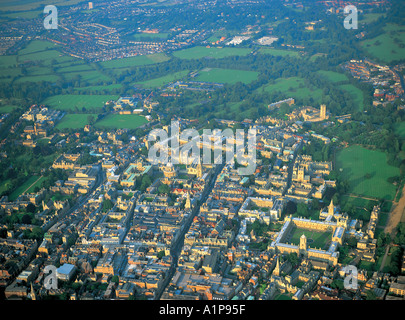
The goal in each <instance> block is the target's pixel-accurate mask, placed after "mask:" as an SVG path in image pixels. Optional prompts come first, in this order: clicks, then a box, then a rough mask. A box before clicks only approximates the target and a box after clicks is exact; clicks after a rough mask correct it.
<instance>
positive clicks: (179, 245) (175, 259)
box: [155, 164, 224, 300]
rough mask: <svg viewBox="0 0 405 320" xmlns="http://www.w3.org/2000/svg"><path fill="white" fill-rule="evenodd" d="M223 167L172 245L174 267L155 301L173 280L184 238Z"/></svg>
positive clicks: (205, 190) (212, 179)
mask: <svg viewBox="0 0 405 320" xmlns="http://www.w3.org/2000/svg"><path fill="white" fill-rule="evenodd" d="M223 167H224V164H220V165H218V166H217V167H216V168H215V172H214V174H213V175H212V177H211V179H210V181H209V183H208V185H207V186H206V187H205V188H204V191H203V194H202V196H201V201H200V204H199V205H197V206H195V207H194V208H193V211H192V213H191V215H190V217H189V219H188V220H187V222H186V223H185V224H184V225H183V228H182V230H181V232H180V234H179V237H178V238H177V240H176V243H174V244H173V245H172V247H171V248H170V255H171V257H172V265H171V266H170V269H169V273H168V275H167V276H166V278H165V280H164V281H163V284H162V286H160V289H158V290H157V291H156V295H155V300H160V298H161V296H162V294H163V292H164V290H165V289H166V287H167V286H168V285H169V283H170V280H171V279H172V278H173V276H174V273H175V271H176V268H177V263H178V260H179V256H180V253H181V250H182V248H183V244H184V237H185V235H186V233H187V232H188V230H189V229H190V226H191V223H192V222H193V219H194V217H195V216H197V215H198V214H199V213H200V206H201V205H202V204H203V203H204V202H205V201H206V200H207V198H208V196H209V194H210V193H211V191H212V189H213V188H214V185H215V182H216V180H217V177H218V174H219V173H220V172H221V170H222V168H223Z"/></svg>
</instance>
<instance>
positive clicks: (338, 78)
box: [317, 70, 349, 83]
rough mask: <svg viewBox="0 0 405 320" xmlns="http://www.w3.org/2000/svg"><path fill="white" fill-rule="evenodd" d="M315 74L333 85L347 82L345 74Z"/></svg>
mask: <svg viewBox="0 0 405 320" xmlns="http://www.w3.org/2000/svg"><path fill="white" fill-rule="evenodd" d="M317 73H318V74H320V75H321V76H323V77H325V78H326V79H328V81H330V82H333V83H337V82H342V81H347V80H349V78H348V77H347V76H346V75H345V74H343V73H339V72H334V71H326V70H319V71H317Z"/></svg>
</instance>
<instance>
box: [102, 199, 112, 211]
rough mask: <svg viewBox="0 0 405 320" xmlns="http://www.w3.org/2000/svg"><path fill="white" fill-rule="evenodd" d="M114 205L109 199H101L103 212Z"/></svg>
mask: <svg viewBox="0 0 405 320" xmlns="http://www.w3.org/2000/svg"><path fill="white" fill-rule="evenodd" d="M113 207H114V203H113V202H112V201H111V200H110V199H105V200H104V201H103V212H108V211H110V210H111V209H112V208H113Z"/></svg>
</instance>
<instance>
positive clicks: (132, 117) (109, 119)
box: [95, 114, 148, 129]
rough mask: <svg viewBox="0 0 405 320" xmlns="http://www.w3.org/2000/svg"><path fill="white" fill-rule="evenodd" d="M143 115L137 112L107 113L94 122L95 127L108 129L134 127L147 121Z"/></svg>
mask: <svg viewBox="0 0 405 320" xmlns="http://www.w3.org/2000/svg"><path fill="white" fill-rule="evenodd" d="M147 122H148V120H146V118H145V117H143V116H140V115H137V114H109V115H108V116H106V117H105V118H103V119H101V120H99V121H97V122H96V124H95V127H99V128H102V127H106V128H109V129H136V128H138V127H140V126H141V125H143V124H145V123H147Z"/></svg>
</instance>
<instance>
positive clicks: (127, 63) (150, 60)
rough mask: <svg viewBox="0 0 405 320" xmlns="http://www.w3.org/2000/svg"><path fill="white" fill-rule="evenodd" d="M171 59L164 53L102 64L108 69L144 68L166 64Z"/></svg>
mask: <svg viewBox="0 0 405 320" xmlns="http://www.w3.org/2000/svg"><path fill="white" fill-rule="evenodd" d="M169 59H170V58H169V57H168V56H166V55H165V54H164V53H155V54H150V55H143V56H134V57H129V58H122V59H115V60H109V61H103V62H101V63H100V64H101V66H102V67H104V68H107V69H115V68H130V67H135V66H144V65H148V64H154V63H159V62H164V61H167V60H169Z"/></svg>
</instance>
